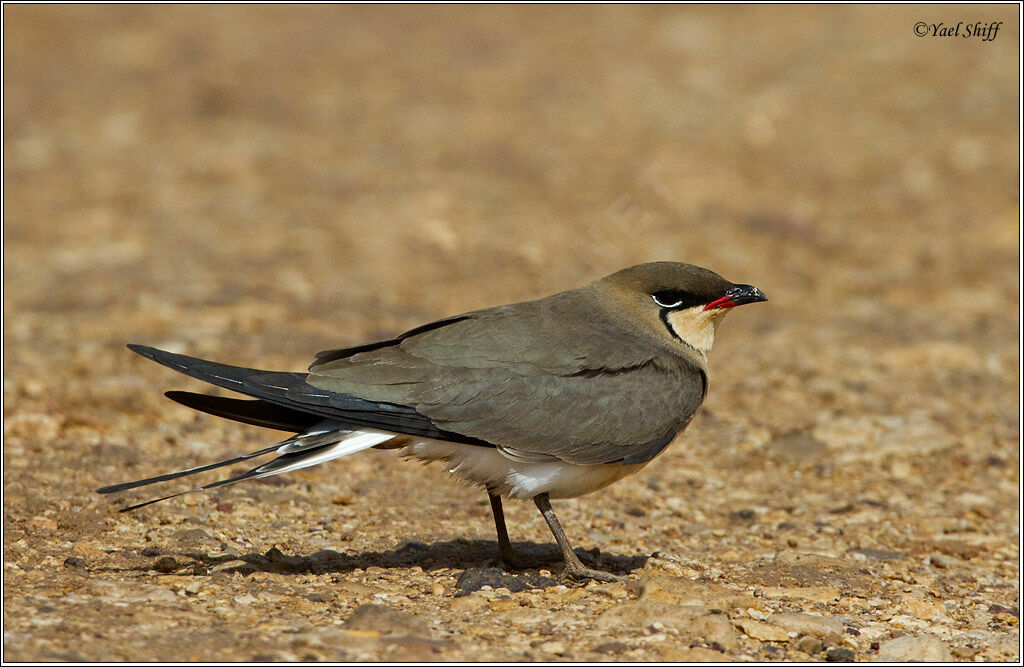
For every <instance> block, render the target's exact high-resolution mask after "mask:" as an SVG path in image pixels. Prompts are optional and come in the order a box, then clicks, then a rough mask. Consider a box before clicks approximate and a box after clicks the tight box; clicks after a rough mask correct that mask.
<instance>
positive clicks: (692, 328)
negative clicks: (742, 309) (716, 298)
mask: <svg viewBox="0 0 1024 667" xmlns="http://www.w3.org/2000/svg"><path fill="white" fill-rule="evenodd" d="M727 312H729V311H728V310H726V309H714V310H704V309H703V307H702V306H695V307H693V308H686V309H684V310H674V311H672V312H670V313H668V314H667V315H666V316H665V321H666V322H667V323H668V326H669V328H670V329H671V330H672V333H673V334H675V336H676V337H677V338H679V339H680V340H682V341H683V342H685V343H686V344H688V345H690V346H692V347H694V348H696V349H697V350H699V351H701V352H703V353H704V354H707V353H708V352H709V351H710V350H711V345H712V344H714V342H715V331H716V330H717V329H718V324H719V323H720V322H721V321H722V318H723V317H725V314H726V313H727Z"/></svg>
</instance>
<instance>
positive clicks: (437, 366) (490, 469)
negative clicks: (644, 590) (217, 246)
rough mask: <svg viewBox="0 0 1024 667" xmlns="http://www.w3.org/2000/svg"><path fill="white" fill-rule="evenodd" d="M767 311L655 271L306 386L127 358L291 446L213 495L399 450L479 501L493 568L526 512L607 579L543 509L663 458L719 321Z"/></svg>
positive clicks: (697, 385)
mask: <svg viewBox="0 0 1024 667" xmlns="http://www.w3.org/2000/svg"><path fill="white" fill-rule="evenodd" d="M764 299H765V297H764V295H763V294H762V293H761V292H760V291H759V290H757V289H756V288H754V287H751V286H749V285H735V284H733V283H731V282H729V281H727V280H725V279H724V278H722V277H720V276H718V275H717V274H715V273H713V272H711V271H708V270H707V269H702V268H699V267H696V266H692V265H689V264H680V263H673V262H656V263H651V264H641V265H639V266H634V267H631V268H629V269H624V270H622V271H619V272H617V273H614V274H612V275H610V276H608V277H606V278H603V279H601V280H598V281H596V282H594V283H591V284H590V285H587V286H585V287H581V288H578V289H574V290H570V291H567V292H561V293H559V294H555V295H552V296H549V297H546V298H543V299H538V300H536V301H528V302H524V303H516V304H511V305H507V306H498V307H496V308H488V309H486V310H479V311H473V312H470V313H466V314H464V315H459V316H456V317H450V318H447V319H444V320H440V321H437V322H434V323H431V324H427V325H425V326H422V327H419V328H417V329H413V330H412V331H409V332H407V333H405V334H403V335H401V336H399V337H397V338H394V339H392V340H387V341H381V342H378V343H371V344H367V345H361V346H358V347H353V348H345V349H339V350H329V351H326V352H321V353H319V354H318V355H317V359H316V361H315V362H314V363H313V364H312V365H311V366H310V368H309V372H308V373H278V372H269V371H259V370H255V369H246V368H238V367H232V366H225V365H223V364H216V363H214V362H208V361H203V360H200V359H194V358H191V357H186V356H184V355H177V354H172V353H169V352H163V351H160V350H156V349H153V348H146V347H141V346H130V347H131V348H132V349H133V350H135V351H136V352H138V353H140V354H142V355H144V356H147V357H149V358H151V359H154V360H155V361H158V362H160V363H162V364H164V365H167V366H169V367H171V368H174V369H175V370H179V371H181V372H183V373H185V374H187V375H191V376H193V377H197V378H200V379H203V380H206V381H208V382H211V383H212V384H215V385H218V386H221V387H225V388H228V389H232V390H234V391H238V392H240V393H243V394H247V395H249V396H252V397H255V398H256V399H257V400H255V401H251V400H249V401H247V400H238V399H230V398H223V397H214V396H206V395H202V394H190V393H186V392H171V393H169V394H168V395H169V396H170V397H171V398H173V399H175V400H177V401H179V402H181V403H183V404H185V405H188V406H190V407H193V408H196V409H199V410H202V411H205V412H209V413H212V414H216V415H220V416H224V417H228V418H231V419H235V420H238V421H242V422H245V423H249V424H256V425H260V426H269V427H272V428H279V429H283V430H289V431H293V432H295V433H296V434H297V435H296V436H294V437H292V438H289V439H288V440H286V441H284V442H283V443H280V444H279V445H275V446H273V447H270V448H267V449H264V450H260V451H258V452H254V453H253V454H249V455H245V456H244V457H239V458H237V459H232V460H231V461H229V462H225V464H226V463H233V462H237V461H240V460H244V459H248V458H251V457H254V456H258V455H261V454H265V453H270V452H271V451H276V452H277V453H278V454H279V457H278V458H277V459H275V460H274V461H271V462H270V463H268V464H265V465H264V466H260V467H257V468H254V469H252V470H250V471H249V472H248V473H245V474H244V475H241V476H239V477H236V478H230V479H228V480H224V481H223V482H218V483H215V485H219V484H223V483H230V482H233V481H239V480H241V479H248V478H252V477H261V476H266V475H269V474H276V473H278V472H284V471H287V470H294V469H298V468H300V467H305V466H307V465H315V464H317V463H321V462H324V461H326V460H330V459H332V458H337V457H338V456H344V455H346V454H348V453H352V452H354V451H358V450H360V449H366V448H368V447H381V448H397V449H399V450H400V451H401V453H402V454H403V455H406V456H409V457H415V458H419V459H421V460H426V461H432V460H439V461H443V462H444V463H445V464H446V465H447V466H448V467H449V469H450V470H451V472H452V473H454V474H456V475H457V476H459V477H461V478H462V479H465V480H467V481H469V482H472V483H476V484H479V485H481V486H483V487H484V488H486V489H487V491H488V493H489V495H490V497H491V501H492V508H493V509H494V514H495V521H496V525H497V529H498V536H499V549H500V551H501V555H502V558H503V560H506V561H509V560H513V556H512V553H511V545H510V543H509V541H508V536H507V532H506V531H505V526H504V519H503V517H502V514H501V500H500V498H501V496H511V497H519V498H532V499H534V500H535V502H536V504H537V506H538V508H539V509H540V510H541V512H542V514H544V517H545V519H546V520H547V521H548V524H549V526H550V527H551V529H552V532H553V534H554V535H555V537H556V539H557V540H558V542H559V545H560V547H561V548H562V552H563V555H564V556H565V559H566V566H567V572H568V573H569V574H571V575H573V576H576V577H580V578H585V577H591V578H600V579H610V578H613V577H612V576H611V575H608V574H607V573H604V572H599V571H595V570H590V569H588V568H586V567H584V566H583V565H582V563H580V562H579V559H578V558H577V557H576V556H575V554H574V553H573V552H572V550H571V548H569V545H568V541H567V540H566V539H565V536H564V533H562V531H561V527H560V526H559V525H558V522H557V519H555V518H554V512H553V510H552V509H551V507H550V504H549V503H548V498H549V497H554V498H559V497H573V496H577V495H581V494H583V493H589V492H590V491H593V490H596V489H598V488H601V487H603V486H605V485H607V484H609V483H612V482H614V481H615V480H617V479H620V478H621V477H623V476H625V475H627V474H630V473H632V472H635V471H636V470H639V469H640V468H641V467H643V465H645V464H647V463H648V462H649V461H650V460H651V459H653V458H654V457H655V456H657V455H658V454H659V453H660V452H661V451H662V450H663V449H664V448H665V447H666V446H668V444H669V443H670V442H671V441H672V440H673V438H675V436H676V435H677V434H678V433H679V432H680V431H682V430H683V429H684V428H685V427H686V425H687V424H688V423H689V422H690V420H691V419H692V418H693V416H694V414H695V413H696V411H697V409H698V408H699V407H700V404H701V402H702V401H703V399H704V396H705V393H706V391H707V353H708V351H709V350H710V348H711V343H712V342H713V340H714V333H715V330H716V328H717V326H718V323H719V322H720V321H721V318H722V316H723V315H724V314H725V313H726V312H727V309H728V308H731V307H733V306H736V305H741V304H743V303H751V302H755V301H763V300H764ZM218 465H220V464H213V465H209V466H202V467H201V468H194V469H190V470H186V471H181V472H179V473H170V474H169V475H161V476H159V477H155V478H150V479H147V480H140V481H138V482H130V483H127V484H120V485H115V486H112V487H105V488H104V489H100V492H101V493H109V492H112V491H120V490H124V489H127V488H133V487H135V486H141V485H144V484H148V483H152V482H155V481H165V480H167V479H173V478H175V477H179V476H184V475H187V474H192V473H194V472H199V471H200V470H208V469H211V468H213V467H217V466H218ZM211 486H212V485H211ZM203 488H205V487H203ZM175 495H177V494H175ZM168 497H173V496H168ZM150 502H155V501H150ZM145 504H148V503H143V504H142V505H145ZM142 505H137V506H133V507H132V508H127V509H134V508H135V507H140V506H142Z"/></svg>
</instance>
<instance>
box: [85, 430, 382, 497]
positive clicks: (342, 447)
mask: <svg viewBox="0 0 1024 667" xmlns="http://www.w3.org/2000/svg"><path fill="white" fill-rule="evenodd" d="M393 437H395V436H394V434H392V433H387V432H385V431H353V430H351V429H349V428H345V427H344V426H343V425H341V424H338V423H337V422H333V421H330V420H324V421H322V422H320V423H318V424H317V425H316V426H314V427H313V428H311V429H310V430H308V431H306V432H305V433H302V434H300V435H296V436H293V437H291V438H288V439H287V440H284V441H283V442H279V443H278V444H276V445H271V446H270V447H265V448H264V449H259V450H256V451H255V452H252V453H250V454H244V455H242V456H236V457H235V458H231V459H226V460H224V461H218V462H216V463H211V464H208V465H204V466H199V467H196V468H188V469H186V470H179V471H177V472H172V473H167V474H165V475H157V476H156V477H148V478H146V479H140V480H137V481H134V482H124V483H122V484H114V485H113V486H105V487H103V488H102V489H97V490H96V492H97V493H104V494H106V493H116V492H118V491H127V490H128V489H134V488H137V487H140V486H147V485H149V484H156V483H158V482H165V481H167V480H171V479H177V478H179V477H186V476H188V475H194V474H196V473H200V472H204V471H206V470H213V469H215V468H220V467H223V466H227V465H231V464H234V463H239V462H241V461H246V460H248V459H252V458H255V457H257V456H262V455H264V454H269V453H270V452H277V454H278V455H279V456H278V457H277V458H275V459H273V460H272V461H269V462H268V463H265V464H263V465H260V466H257V467H255V468H253V469H251V470H249V471H248V472H245V473H242V474H241V475H237V476H235V477H230V478H228V479H223V480H219V481H216V482H213V483H210V484H206V485H203V486H198V487H196V488H193V489H188V490H187V491H181V492H179V493H172V494H170V495H167V496H163V497H160V498H155V499H153V500H147V501H145V502H142V503H138V504H136V505H131V506H129V507H125V508H123V509H121V510H120V511H122V512H130V511H131V510H135V509H139V508H140V507H145V506H146V505H152V504H153V503H157V502H160V501H161V500H168V499H170V498H176V497H177V496H181V495H184V494H186V493H195V492H197V491H205V490H207V489H212V488H215V487H218V486H224V485H227V484H234V483H235V482H241V481H243V480H246V479H258V478H260V477H269V476H271V475H278V474H280V473H283V472H290V471H292V470H300V469H302V468H308V467H309V466H314V465H318V464H320V463H325V462H326V461H330V460H332V459H336V458H340V457H342V456H346V455H348V454H352V453H355V452H358V451H362V450H364V449H369V448H371V447H375V446H377V445H379V444H381V443H383V442H386V441H387V440H390V439H391V438H393Z"/></svg>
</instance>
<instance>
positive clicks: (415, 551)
mask: <svg viewBox="0 0 1024 667" xmlns="http://www.w3.org/2000/svg"><path fill="white" fill-rule="evenodd" d="M513 548H514V550H515V553H516V556H517V557H519V558H520V559H521V560H523V561H525V567H524V568H522V569H518V568H516V569H511V570H510V571H512V572H521V571H523V570H527V571H528V570H535V569H549V570H551V571H553V572H556V571H558V572H560V571H561V569H562V565H563V561H562V554H561V552H560V551H559V549H558V548H557V547H556V546H555V545H553V544H538V543H535V542H516V543H514V544H513ZM153 551H159V552H160V553H161V554H166V555H171V556H172V557H174V556H178V557H185V558H188V559H190V560H191V561H192V562H191V563H188V562H182V561H181V560H180V559H179V560H178V563H179V566H180V567H179V568H177V569H176V570H174V571H176V572H178V573H180V574H213V573H217V572H238V573H242V574H251V573H253V572H273V573H279V574H288V573H292V574H307V573H308V574H333V573H345V572H351V571H352V570H356V569H366V568H368V567H374V566H376V567H382V568H406V569H407V568H411V567H416V566H419V567H420V568H422V569H423V570H425V571H430V570H439V569H443V568H448V569H463V570H468V569H473V568H481V567H494V566H500V563H499V561H498V547H497V543H496V542H494V541H493V540H466V539H456V540H446V541H443V542H433V543H431V544H425V543H423V542H415V541H411V540H405V541H403V542H401V543H400V544H399V545H398V546H396V547H395V548H394V549H389V550H387V551H361V552H358V553H356V552H351V551H350V552H348V553H342V552H338V551H334V550H331V549H325V550H322V551H317V552H315V553H312V554H309V555H288V554H285V553H284V552H282V551H281V550H280V549H278V548H277V547H272V548H271V549H270V550H268V551H267V552H266V553H258V552H252V553H241V554H240V553H221V554H216V553H207V552H205V551H202V550H197V549H180V548H179V549H154V550H152V551H151V552H150V553H152V552H153ZM575 552H576V555H577V556H579V557H580V560H581V561H583V563H584V564H585V565H588V566H590V567H594V568H597V569H601V570H606V571H610V572H620V573H629V572H632V571H633V570H636V569H640V568H642V567H643V566H644V565H645V564H646V562H647V559H648V556H624V555H616V554H609V553H601V552H600V551H599V550H598V549H590V550H584V549H582V548H579V549H576V550H575ZM146 569H151V568H150V567H147V568H146ZM505 569H506V570H509V568H505Z"/></svg>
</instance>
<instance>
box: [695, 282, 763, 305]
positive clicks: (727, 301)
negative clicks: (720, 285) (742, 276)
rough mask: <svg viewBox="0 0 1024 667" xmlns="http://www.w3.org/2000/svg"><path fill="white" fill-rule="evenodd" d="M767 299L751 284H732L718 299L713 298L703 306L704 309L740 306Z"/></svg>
mask: <svg viewBox="0 0 1024 667" xmlns="http://www.w3.org/2000/svg"><path fill="white" fill-rule="evenodd" d="M767 300H768V297H766V296H765V295H764V292H762V291H761V290H759V289H757V288H756V287H754V286H753V285H734V286H733V287H731V288H730V289H729V291H727V292H726V293H725V295H723V296H722V297H721V298H720V299H715V300H714V301H712V302H711V303H709V304H708V305H706V306H704V310H713V309H715V308H735V307H736V306H742V305H743V304H745V303H757V302H758V301H767Z"/></svg>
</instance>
